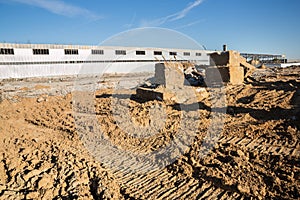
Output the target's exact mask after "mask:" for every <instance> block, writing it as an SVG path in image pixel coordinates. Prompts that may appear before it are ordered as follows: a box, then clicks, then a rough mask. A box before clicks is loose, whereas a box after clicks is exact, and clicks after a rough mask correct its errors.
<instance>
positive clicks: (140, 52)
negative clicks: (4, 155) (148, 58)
mask: <svg viewBox="0 0 300 200" xmlns="http://www.w3.org/2000/svg"><path fill="white" fill-rule="evenodd" d="M135 53H136V55H146V52H145V51H136V52H135Z"/></svg>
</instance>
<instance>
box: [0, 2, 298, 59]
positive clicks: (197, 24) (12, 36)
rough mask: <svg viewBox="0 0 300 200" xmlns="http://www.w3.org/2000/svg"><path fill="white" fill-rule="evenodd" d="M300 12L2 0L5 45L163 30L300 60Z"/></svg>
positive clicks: (226, 5)
mask: <svg viewBox="0 0 300 200" xmlns="http://www.w3.org/2000/svg"><path fill="white" fill-rule="evenodd" d="M299 8H300V1H299V0H188V1H184V0H152V1H146V0H144V1H143V0H127V1H125V0H0V26H1V30H0V42H19V43H28V42H30V43H54V44H55V43H63V44H82V45H83V44H86V45H97V44H99V43H101V42H102V41H104V40H106V39H107V38H110V37H111V36H113V35H115V34H118V33H120V32H123V31H126V30H130V29H134V28H142V27H161V28H166V29H172V30H175V31H178V32H181V33H183V34H185V35H187V36H189V37H191V38H193V39H194V40H196V41H197V42H199V43H200V44H202V45H204V46H205V47H206V48H207V49H211V50H215V49H218V50H220V49H221V48H222V45H223V44H227V45H228V48H229V49H234V50H238V51H241V52H249V53H250V52H256V53H275V54H286V55H287V57H288V58H289V59H300V20H299V19H300V12H299ZM176 42H177V41H174V44H175V45H176ZM180 45H181V44H180V43H179V42H178V48H181V46H180Z"/></svg>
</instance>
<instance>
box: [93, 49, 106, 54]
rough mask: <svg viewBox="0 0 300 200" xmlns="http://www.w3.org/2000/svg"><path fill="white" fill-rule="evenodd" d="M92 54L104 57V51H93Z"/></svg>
mask: <svg viewBox="0 0 300 200" xmlns="http://www.w3.org/2000/svg"><path fill="white" fill-rule="evenodd" d="M92 54H98V55H103V54H104V51H103V50H102V49H92Z"/></svg>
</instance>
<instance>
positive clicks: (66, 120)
mask: <svg viewBox="0 0 300 200" xmlns="http://www.w3.org/2000/svg"><path fill="white" fill-rule="evenodd" d="M299 74H300V68H299V67H298V68H297V67H294V68H287V69H259V70H257V71H256V72H255V73H254V74H253V76H252V77H251V78H248V79H247V82H246V83H245V84H243V85H237V86H232V85H227V86H226V87H225V88H224V90H225V98H226V102H227V107H226V109H225V112H224V113H222V112H220V113H218V110H213V109H212V108H211V106H212V101H213V100H212V99H211V98H210V95H209V94H210V92H211V90H210V89H208V88H206V89H204V90H202V91H204V92H203V93H201V94H200V95H199V96H198V100H199V101H198V102H196V104H197V106H196V108H197V109H195V106H192V105H191V104H187V105H181V106H180V105H176V104H174V102H172V101H165V102H162V101H142V100H140V99H138V98H137V97H136V96H135V95H134V91H135V90H134V89H132V87H134V86H136V85H138V84H140V83H142V82H144V81H145V80H146V79H148V78H149V77H151V75H149V74H145V75H141V74H136V75H130V76H122V77H121V78H120V77H118V76H108V77H104V78H103V77H101V79H98V82H97V86H96V89H97V92H96V96H93V98H92V102H93V103H92V114H93V115H92V116H93V120H96V122H97V124H98V125H99V126H100V127H101V130H102V133H103V136H104V137H105V138H107V139H108V140H109V141H110V142H111V143H112V144H113V145H115V146H117V147H118V148H119V149H121V150H123V151H125V150H126V151H129V152H134V153H145V152H146V153H147V152H155V151H158V150H159V149H160V148H162V147H164V146H166V145H168V143H170V142H171V141H172V140H175V139H176V138H179V139H181V138H182V137H184V136H182V135H180V131H179V130H183V132H184V133H186V134H188V133H189V132H193V133H194V136H195V137H194V138H193V139H192V141H191V142H190V143H189V144H188V148H186V149H184V151H183V152H182V153H181V154H180V155H179V156H178V157H176V159H175V160H174V162H170V163H168V164H167V165H165V166H164V165H160V166H163V167H159V168H157V169H156V168H151V165H147V163H144V162H145V161H144V160H137V159H134V158H133V157H129V158H126V159H128V160H122V163H123V164H122V163H120V162H119V161H120V160H117V159H115V157H112V156H111V155H108V156H107V157H101V156H100V157H99V156H98V155H97V154H95V152H96V153H97V151H93V152H92V153H91V149H97V143H95V142H91V143H88V142H89V141H86V140H85V135H83V133H86V135H89V134H91V133H95V130H94V129H95V128H94V127H95V126H91V125H90V124H89V123H90V121H89V120H87V121H84V120H82V121H81V120H80V119H81V118H80V117H78V115H77V114H78V112H77V111H78V110H77V111H74V107H75V108H76V109H78V108H79V109H80V110H84V109H85V108H86V104H84V103H83V104H80V103H79V104H78V100H79V99H78V98H75V101H74V95H75V92H74V88H77V89H78V88H82V87H89V86H91V85H92V84H91V82H92V80H93V79H91V78H82V79H80V81H78V80H77V81H74V79H73V78H70V77H69V78H68V77H66V78H64V79H51V80H49V79H47V80H46V79H44V80H42V79H39V80H37V79H27V80H17V81H16V80H9V81H2V82H1V83H0V84H1V90H0V92H1V99H0V102H1V103H0V199H249V198H252V199H270V198H276V199H299V198H300V162H299V161H300V160H299V157H300V154H299V153H300V143H299V139H300V131H299V128H300V88H299V86H300V75H299ZM116 85H118V86H119V87H116ZM112 88H113V89H112ZM81 97H82V98H83V99H85V98H86V96H84V95H81ZM116 102H117V103H116ZM156 106H158V107H160V108H162V109H163V111H164V113H165V115H161V114H160V113H158V114H157V116H165V119H162V120H161V121H163V122H165V123H162V124H161V123H160V120H155V119H152V118H151V112H150V110H151V109H152V108H155V107H156ZM88 109H89V108H87V110H88ZM126 109H127V110H128V111H126ZM124 110H125V111H124ZM123 111H124V112H127V115H126V116H123V115H122V113H124V112H123ZM86 113H89V111H88V112H86ZM213 113H217V115H218V116H219V115H221V116H222V119H223V120H224V126H223V127H222V129H221V131H220V134H218V136H217V139H216V140H215V141H214V143H213V146H212V148H211V149H209V151H208V154H207V155H205V156H203V155H202V153H203V152H202V151H201V149H202V146H203V143H202V142H203V140H204V139H205V137H206V136H207V132H208V129H209V128H212V129H213V130H214V127H212V126H211V124H212V121H213V119H212V117H211V116H212V114H213ZM152 114H153V113H152ZM155 115H156V114H155V113H154V116H155ZM89 116H90V115H89ZM183 116H186V117H187V118H188V119H193V120H192V123H189V124H188V123H182V119H183ZM127 118H128V119H130V120H123V121H122V119H127ZM88 119H89V118H88ZM88 121H89V123H88ZM123 122H124V124H122V123H123ZM129 122H130V123H129ZM153 123H154V126H157V127H161V128H160V129H159V130H156V131H157V133H156V134H152V135H150V136H149V135H142V134H143V133H147V132H148V131H145V130H148V129H147V127H149V126H150V125H151V124H152V125H153ZM191 126H192V128H191ZM132 127H142V128H143V129H138V128H132ZM193 128H194V129H193ZM188 129H189V130H188ZM93 130H94V131H93ZM215 131H217V130H215ZM90 139H91V138H90ZM92 139H95V138H92ZM87 144H88V145H87ZM99 158H100V159H99ZM149 158H150V157H149ZM101 159H103V160H101ZM124 163H125V165H124ZM126 163H127V165H126ZM128 163H129V164H130V166H135V165H136V166H139V167H137V168H136V169H135V171H132V170H128V169H126V166H127V167H129V168H130V166H129V165H128ZM120 166H123V168H122V167H120ZM124 166H125V168H124ZM149 167H150V168H151V169H149V170H146V171H143V169H144V168H149Z"/></svg>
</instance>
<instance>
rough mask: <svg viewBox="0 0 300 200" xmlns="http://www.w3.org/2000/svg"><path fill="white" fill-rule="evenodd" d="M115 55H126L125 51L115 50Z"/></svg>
mask: <svg viewBox="0 0 300 200" xmlns="http://www.w3.org/2000/svg"><path fill="white" fill-rule="evenodd" d="M116 55H126V51H125V50H116Z"/></svg>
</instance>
